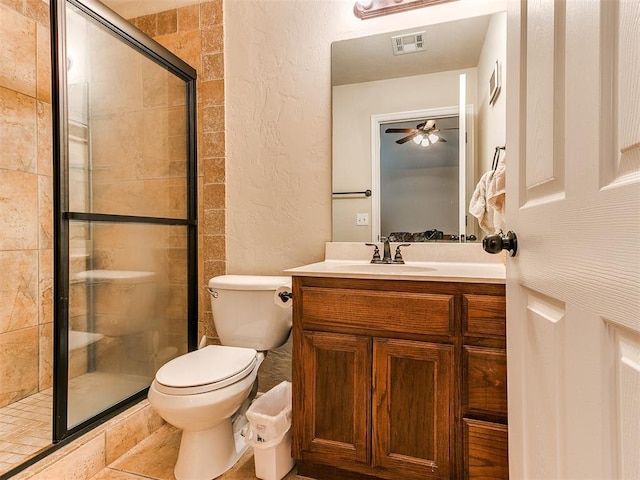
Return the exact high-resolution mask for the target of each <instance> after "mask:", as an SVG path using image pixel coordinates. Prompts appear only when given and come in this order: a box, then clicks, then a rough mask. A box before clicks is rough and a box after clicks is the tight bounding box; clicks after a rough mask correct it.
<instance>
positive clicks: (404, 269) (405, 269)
mask: <svg viewBox="0 0 640 480" xmlns="http://www.w3.org/2000/svg"><path fill="white" fill-rule="evenodd" d="M328 270H330V271H334V272H351V273H380V274H389V275H393V274H394V273H424V272H433V271H434V270H435V268H431V267H423V266H420V265H407V264H387V263H354V264H341V265H332V266H331V267H329V268H328Z"/></svg>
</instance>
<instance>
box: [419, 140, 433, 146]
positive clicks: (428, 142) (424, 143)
mask: <svg viewBox="0 0 640 480" xmlns="http://www.w3.org/2000/svg"><path fill="white" fill-rule="evenodd" d="M420 145H422V146H423V147H428V146H429V145H431V142H430V141H429V138H423V139H422V141H421V142H420Z"/></svg>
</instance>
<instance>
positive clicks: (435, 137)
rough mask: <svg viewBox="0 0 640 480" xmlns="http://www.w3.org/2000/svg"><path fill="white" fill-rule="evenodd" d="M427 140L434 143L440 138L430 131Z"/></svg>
mask: <svg viewBox="0 0 640 480" xmlns="http://www.w3.org/2000/svg"><path fill="white" fill-rule="evenodd" d="M429 140H430V141H431V143H436V142H437V141H438V140H440V137H439V136H437V135H436V134H435V133H432V134H431V135H429Z"/></svg>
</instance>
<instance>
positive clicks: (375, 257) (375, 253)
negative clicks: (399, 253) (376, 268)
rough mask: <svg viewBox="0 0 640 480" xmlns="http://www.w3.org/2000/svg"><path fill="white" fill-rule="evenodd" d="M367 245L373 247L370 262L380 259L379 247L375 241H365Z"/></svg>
mask: <svg viewBox="0 0 640 480" xmlns="http://www.w3.org/2000/svg"><path fill="white" fill-rule="evenodd" d="M365 245H366V246H368V247H373V258H372V259H371V263H375V262H376V261H380V248H378V245H376V244H375V243H365Z"/></svg>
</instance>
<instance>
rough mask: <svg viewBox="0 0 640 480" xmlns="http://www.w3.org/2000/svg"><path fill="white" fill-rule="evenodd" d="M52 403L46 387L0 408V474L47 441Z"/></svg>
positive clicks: (49, 439) (49, 391) (47, 443)
mask: <svg viewBox="0 0 640 480" xmlns="http://www.w3.org/2000/svg"><path fill="white" fill-rule="evenodd" d="M52 405H53V392H52V390H47V391H45V392H40V393H36V394H34V395H31V396H29V397H26V398H23V399H22V400H19V401H17V402H14V403H11V404H9V405H7V406H6V407H2V408H0V474H2V472H6V471H8V470H11V469H12V468H13V467H15V466H16V465H18V464H20V463H22V462H23V461H24V460H25V459H26V458H29V457H31V456H33V455H35V454H36V453H38V452H39V451H40V450H42V449H43V448H44V447H46V446H48V445H50V444H51V428H52V427H51V421H52V415H51V406H52Z"/></svg>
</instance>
